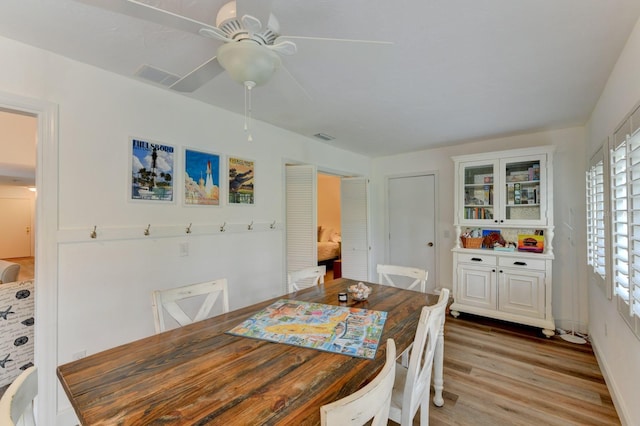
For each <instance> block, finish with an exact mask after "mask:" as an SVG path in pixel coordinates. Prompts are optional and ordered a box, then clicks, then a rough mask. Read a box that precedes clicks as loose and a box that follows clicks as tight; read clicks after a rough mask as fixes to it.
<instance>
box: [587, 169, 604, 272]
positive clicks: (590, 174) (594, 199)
mask: <svg viewBox="0 0 640 426" xmlns="http://www.w3.org/2000/svg"><path fill="white" fill-rule="evenodd" d="M604 213H605V202H604V160H602V159H600V160H599V161H598V162H597V163H596V164H594V165H592V166H591V168H590V169H589V170H588V171H587V262H588V264H589V265H591V266H592V267H593V272H594V273H597V274H598V275H600V276H601V277H602V278H603V279H604V278H605V276H606V250H605V214H604Z"/></svg>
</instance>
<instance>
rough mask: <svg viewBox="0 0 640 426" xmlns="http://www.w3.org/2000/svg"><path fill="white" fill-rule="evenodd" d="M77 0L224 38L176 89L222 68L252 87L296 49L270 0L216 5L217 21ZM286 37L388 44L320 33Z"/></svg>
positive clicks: (194, 85)
mask: <svg viewBox="0 0 640 426" xmlns="http://www.w3.org/2000/svg"><path fill="white" fill-rule="evenodd" d="M77 1H80V2H82V3H86V4H89V5H92V6H98V7H101V8H104V9H107V10H110V11H114V12H119V13H123V14H126V15H129V16H132V17H136V18H140V19H144V20H147V21H150V22H154V23H157V24H160V25H163V26H166V27H171V28H175V29H179V30H183V31H186V32H190V33H194V34H198V35H200V36H203V37H209V38H212V39H214V40H218V41H220V42H222V44H221V45H220V46H219V47H218V48H217V52H216V55H215V56H213V57H212V58H210V59H209V60H207V61H206V62H204V63H203V64H202V65H200V66H198V67H197V68H196V69H194V70H193V71H191V72H190V73H188V74H186V75H184V76H182V77H181V78H180V79H179V80H177V81H176V82H175V83H173V84H172V85H171V86H169V88H170V89H172V90H176V91H179V92H193V91H195V90H197V89H198V88H199V87H200V86H202V85H204V84H205V83H207V82H208V81H210V80H211V79H213V78H214V77H216V76H217V75H219V74H220V73H222V72H224V71H227V72H228V73H229V75H230V76H231V78H232V79H234V80H235V81H237V82H239V83H240V84H243V85H244V86H245V89H249V90H250V89H252V88H253V87H255V86H259V85H262V84H264V83H266V82H267V81H269V79H270V78H271V77H272V75H273V74H274V72H275V71H276V70H277V69H278V68H280V67H281V66H282V61H281V59H280V55H293V54H295V53H296V51H297V46H296V44H295V43H294V42H292V41H290V40H284V39H283V36H281V35H280V25H279V23H278V20H277V19H276V17H275V16H274V15H273V14H272V13H271V5H272V3H273V0H231V1H229V2H228V3H226V4H224V5H223V6H222V7H221V8H220V9H219V11H218V14H217V17H216V23H215V26H214V25H210V24H207V23H204V22H199V21H196V20H194V19H191V18H188V17H185V16H181V15H178V14H175V13H173V12H170V11H167V10H164V9H160V8H158V7H155V6H152V5H150V4H147V3H144V2H142V1H139V0H77ZM286 38H287V39H316V40H326V41H345V42H356V43H376V44H392V43H390V42H381V41H369V40H346V39H329V38H319V37H296V36H286Z"/></svg>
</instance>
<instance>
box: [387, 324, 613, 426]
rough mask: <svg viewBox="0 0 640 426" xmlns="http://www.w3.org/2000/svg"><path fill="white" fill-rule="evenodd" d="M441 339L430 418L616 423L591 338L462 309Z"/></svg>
mask: <svg viewBox="0 0 640 426" xmlns="http://www.w3.org/2000/svg"><path fill="white" fill-rule="evenodd" d="M444 341H445V354H444V380H445V395H444V397H445V404H444V406H443V407H435V406H433V405H431V408H430V413H429V418H430V424H431V425H432V426H442V425H492V426H493V425H510V426H511V425H523V426H525V425H526V426H529V425H545V426H546V425H558V426H559V425H562V426H566V425H619V424H620V420H619V419H618V416H617V413H616V410H615V408H614V406H613V403H612V401H611V397H610V394H609V391H608V390H607V387H606V384H605V382H604V379H603V377H602V373H601V372H600V369H599V367H598V364H597V362H596V359H595V356H594V355H593V350H592V348H591V346H590V345H589V344H586V345H576V344H573V343H568V342H565V341H564V340H562V339H561V338H560V337H559V336H553V337H552V338H550V339H548V338H546V337H544V336H542V334H541V333H540V330H539V329H534V328H530V327H523V326H517V325H514V324H510V323H504V322H500V321H493V320H489V319H484V318H480V317H474V316H471V315H464V314H462V315H461V316H460V318H458V319H455V318H453V317H451V316H447V319H446V323H445V339H444ZM416 418H418V416H416ZM414 422H415V419H414ZM391 424H392V423H391ZM414 424H419V423H418V422H415V423H414Z"/></svg>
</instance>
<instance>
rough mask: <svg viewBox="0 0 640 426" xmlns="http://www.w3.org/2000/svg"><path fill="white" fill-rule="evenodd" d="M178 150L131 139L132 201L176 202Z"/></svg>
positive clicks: (151, 142)
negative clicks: (175, 180) (175, 161)
mask: <svg viewBox="0 0 640 426" xmlns="http://www.w3.org/2000/svg"><path fill="white" fill-rule="evenodd" d="M174 157H175V149H174V148H173V147H172V146H170V145H165V144H162V143H158V142H154V141H150V140H145V139H137V138H131V185H130V188H131V196H130V199H131V200H141V201H142V200H144V201H158V202H173V201H174V198H173V181H174V179H173V178H174Z"/></svg>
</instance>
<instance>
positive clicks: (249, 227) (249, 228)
mask: <svg viewBox="0 0 640 426" xmlns="http://www.w3.org/2000/svg"><path fill="white" fill-rule="evenodd" d="M247 229H248V230H249V231H251V230H252V229H253V221H251V223H250V224H249V226H247Z"/></svg>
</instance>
